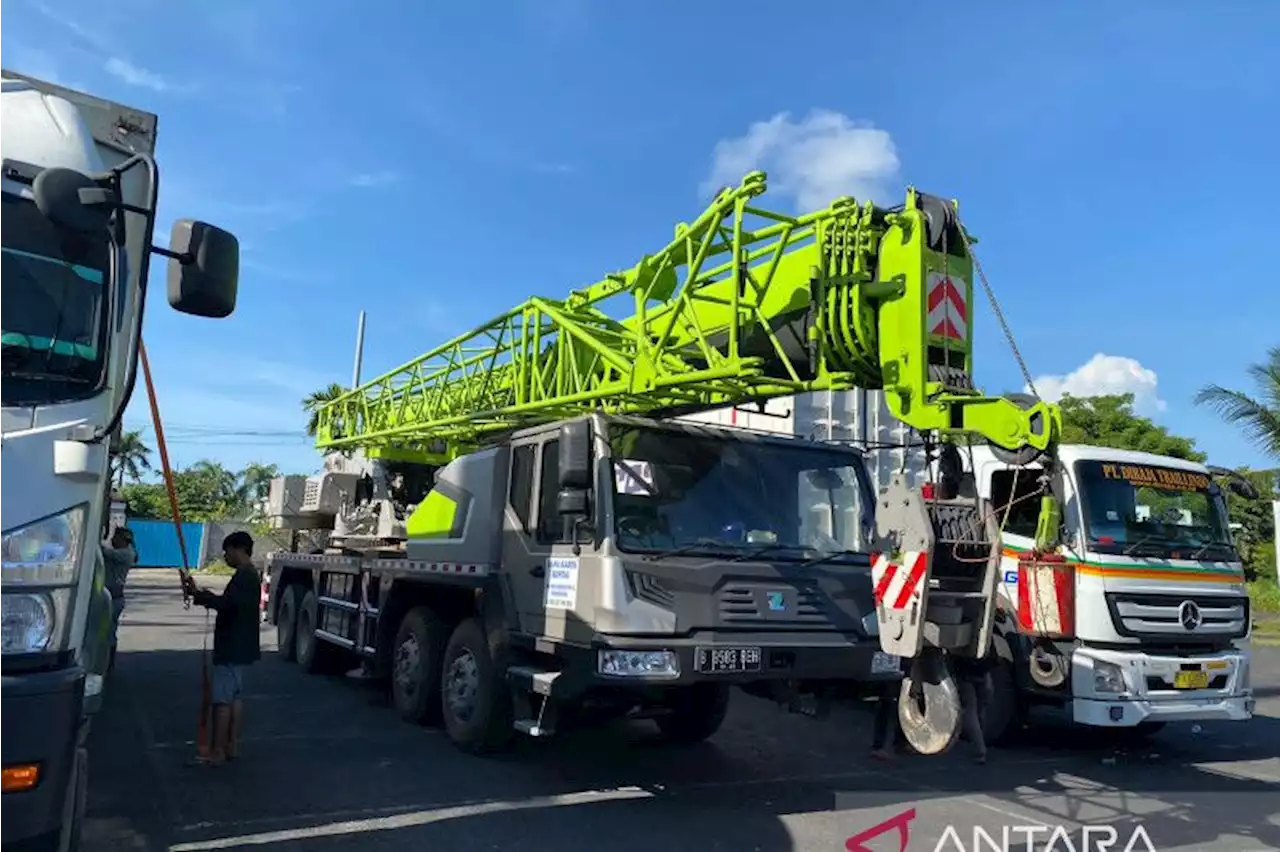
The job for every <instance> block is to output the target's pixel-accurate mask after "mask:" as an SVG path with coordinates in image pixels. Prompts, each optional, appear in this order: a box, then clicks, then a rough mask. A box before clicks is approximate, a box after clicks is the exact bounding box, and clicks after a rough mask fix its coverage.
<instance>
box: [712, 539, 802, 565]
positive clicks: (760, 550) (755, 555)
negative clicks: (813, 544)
mask: <svg viewBox="0 0 1280 852" xmlns="http://www.w3.org/2000/svg"><path fill="white" fill-rule="evenodd" d="M807 549H808V548H805V547H804V546H803V545H799V544H782V543H781V542H776V541H775V542H770V543H769V544H762V545H759V546H758V547H756V548H754V549H752V550H748V551H746V552H745V553H739V554H738V555H737V556H735V557H733V559H732V560H730V561H732V562H742V561H744V560H747V559H759V558H760V557H761V556H764V555H765V554H766V553H773V552H774V551H775V550H807Z"/></svg>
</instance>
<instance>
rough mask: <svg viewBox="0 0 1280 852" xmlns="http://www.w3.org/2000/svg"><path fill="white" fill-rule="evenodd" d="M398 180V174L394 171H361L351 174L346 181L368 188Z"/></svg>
mask: <svg viewBox="0 0 1280 852" xmlns="http://www.w3.org/2000/svg"><path fill="white" fill-rule="evenodd" d="M399 182H400V175H399V174H397V173H396V172H362V173H360V174H355V175H352V176H351V177H350V178H349V179H348V180H347V183H348V184H349V185H351V186H355V187H359V188H361V189H370V188H373V187H378V186H390V185H391V184H393V183H399Z"/></svg>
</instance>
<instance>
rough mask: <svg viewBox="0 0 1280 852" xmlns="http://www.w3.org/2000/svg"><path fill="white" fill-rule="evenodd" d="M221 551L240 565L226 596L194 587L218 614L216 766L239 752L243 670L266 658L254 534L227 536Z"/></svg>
mask: <svg viewBox="0 0 1280 852" xmlns="http://www.w3.org/2000/svg"><path fill="white" fill-rule="evenodd" d="M222 554H223V559H224V560H225V561H226V563H227V565H229V566H231V567H232V568H234V569H236V573H235V574H234V575H233V576H232V577H231V580H230V581H229V582H228V583H227V586H226V588H225V589H224V590H223V592H222V594H220V595H218V594H214V593H213V592H211V591H209V590H208V589H203V588H192V589H191V599H192V601H194V602H195V603H196V604H199V605H200V606H203V607H205V608H206V609H212V610H215V611H216V612H217V613H218V616H217V620H216V621H215V622H214V627H213V672H212V689H211V692H212V703H213V745H212V748H210V750H209V762H210V763H213V764H215V765H216V764H221V763H222V762H223V761H225V760H234V759H235V758H236V757H238V756H239V751H240V735H241V733H242V732H243V730H244V702H243V701H242V700H241V698H240V696H241V693H242V692H243V690H244V672H245V670H246V669H247V668H248V667H249V666H251V665H253V664H254V663H256V662H257V661H258V659H259V657H260V656H261V651H260V649H259V646H258V630H259V622H260V621H261V611H260V607H261V605H262V599H261V581H260V580H259V578H258V572H257V569H255V568H254V567H253V538H252V537H251V536H250V535H249V534H248V533H247V532H243V531H241V532H233V533H232V534H231V535H229V536H227V537H226V538H224V539H223V540H222ZM192 582H193V584H194V581H192Z"/></svg>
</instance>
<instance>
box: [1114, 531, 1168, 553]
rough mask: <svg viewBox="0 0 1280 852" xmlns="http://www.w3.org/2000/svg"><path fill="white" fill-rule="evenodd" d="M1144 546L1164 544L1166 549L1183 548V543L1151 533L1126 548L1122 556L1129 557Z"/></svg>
mask: <svg viewBox="0 0 1280 852" xmlns="http://www.w3.org/2000/svg"><path fill="white" fill-rule="evenodd" d="M1144 544H1162V545H1164V546H1166V547H1182V544H1183V543H1182V542H1180V541H1177V540H1176V539H1172V538H1162V537H1161V536H1160V535H1159V534H1157V533H1149V534H1148V535H1144V536H1143V537H1142V538H1140V539H1138V540H1137V541H1135V542H1134V543H1133V544H1131V545H1129V546H1128V547H1126V548H1125V549H1124V551H1123V552H1121V554H1120V555H1121V556H1128V555H1129V554H1131V553H1133V552H1134V551H1135V550H1137V549H1138V548H1139V547H1142V545H1144Z"/></svg>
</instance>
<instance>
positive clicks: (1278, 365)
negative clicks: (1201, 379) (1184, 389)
mask: <svg viewBox="0 0 1280 852" xmlns="http://www.w3.org/2000/svg"><path fill="white" fill-rule="evenodd" d="M1246 372H1247V373H1248V375H1249V378H1250V379H1252V380H1253V384H1254V386H1255V388H1256V391H1257V395H1256V396H1250V395H1249V394H1247V393H1245V392H1244V391H1238V390H1230V389H1228V388H1224V387H1222V386H1220V385H1207V386H1205V387H1203V388H1201V389H1200V392H1199V393H1197V394H1196V398H1195V401H1196V405H1205V406H1208V407H1209V408H1212V409H1213V410H1214V411H1216V412H1217V413H1218V415H1219V416H1220V417H1222V419H1223V420H1225V421H1227V422H1228V423H1231V424H1233V425H1236V426H1239V427H1240V428H1241V429H1243V430H1244V433H1245V436H1246V437H1247V438H1248V439H1249V440H1250V442H1252V443H1253V444H1255V445H1257V447H1258V448H1259V449H1261V450H1262V451H1263V452H1264V453H1266V454H1267V455H1269V456H1271V457H1272V458H1275V459H1280V346H1273V347H1271V349H1269V350H1268V351H1267V360H1266V361H1265V362H1263V363H1261V364H1250V365H1249V367H1248V369H1247V370H1246Z"/></svg>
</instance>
